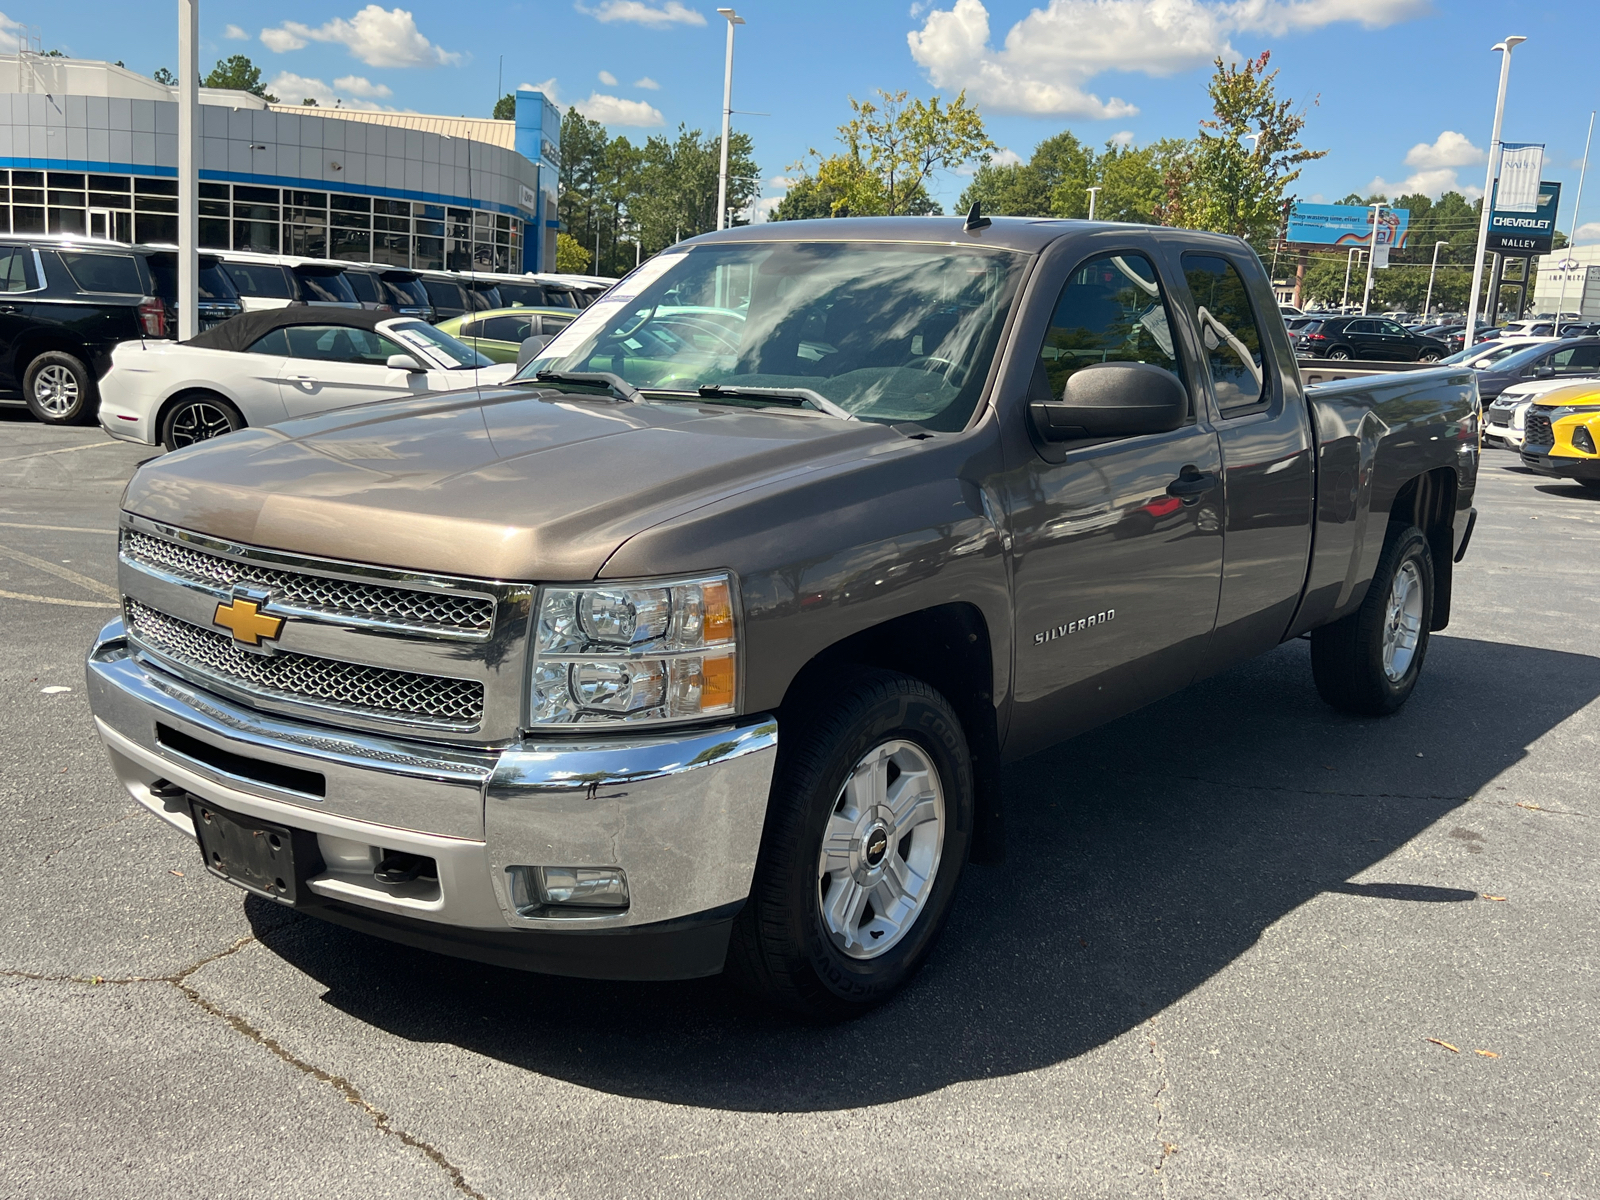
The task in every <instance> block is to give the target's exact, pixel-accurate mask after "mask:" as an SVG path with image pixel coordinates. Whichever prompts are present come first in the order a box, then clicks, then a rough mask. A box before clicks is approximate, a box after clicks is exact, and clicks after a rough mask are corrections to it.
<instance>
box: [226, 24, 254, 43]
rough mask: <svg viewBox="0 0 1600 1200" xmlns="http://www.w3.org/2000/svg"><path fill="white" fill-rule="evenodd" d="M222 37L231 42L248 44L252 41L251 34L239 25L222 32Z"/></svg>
mask: <svg viewBox="0 0 1600 1200" xmlns="http://www.w3.org/2000/svg"><path fill="white" fill-rule="evenodd" d="M222 36H223V37H225V38H227V39H228V40H229V41H230V42H248V41H249V40H250V34H249V33H248V32H247V31H245V30H243V29H240V28H239V27H238V26H237V25H229V26H228V27H227V28H226V29H224V30H223V31H222Z"/></svg>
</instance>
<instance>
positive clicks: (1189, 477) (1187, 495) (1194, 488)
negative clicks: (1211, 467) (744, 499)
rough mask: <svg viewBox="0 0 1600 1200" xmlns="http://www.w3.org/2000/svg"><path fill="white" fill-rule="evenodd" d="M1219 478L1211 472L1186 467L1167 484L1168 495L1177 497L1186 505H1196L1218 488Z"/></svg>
mask: <svg viewBox="0 0 1600 1200" xmlns="http://www.w3.org/2000/svg"><path fill="white" fill-rule="evenodd" d="M1217 482H1218V480H1217V477H1216V476H1215V475H1212V474H1210V473H1209V472H1202V471H1200V470H1198V469H1196V468H1195V467H1185V468H1184V469H1183V470H1182V471H1180V472H1178V477H1177V478H1176V479H1174V480H1173V481H1172V482H1171V483H1169V484H1167V495H1169V496H1176V497H1177V498H1178V499H1180V500H1182V501H1183V502H1184V503H1185V504H1194V503H1195V502H1196V501H1198V500H1199V499H1200V497H1201V496H1204V495H1205V494H1206V493H1207V492H1209V491H1210V490H1211V489H1212V488H1214V487H1216V486H1217Z"/></svg>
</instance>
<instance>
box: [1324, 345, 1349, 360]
mask: <svg viewBox="0 0 1600 1200" xmlns="http://www.w3.org/2000/svg"><path fill="white" fill-rule="evenodd" d="M1328 357H1329V358H1334V359H1338V360H1339V361H1340V362H1348V361H1349V360H1350V351H1348V350H1346V349H1345V348H1344V347H1343V346H1335V347H1334V348H1333V349H1332V350H1329V351H1328Z"/></svg>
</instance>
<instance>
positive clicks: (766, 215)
mask: <svg viewBox="0 0 1600 1200" xmlns="http://www.w3.org/2000/svg"><path fill="white" fill-rule="evenodd" d="M782 203H783V197H782V196H760V197H757V198H756V199H755V200H754V201H752V202H751V204H750V207H749V208H747V209H745V210H744V212H742V213H741V214H739V215H740V216H742V217H744V219H745V220H747V221H749V222H750V224H752V225H764V224H765V223H766V222H768V221H770V220H772V210H773V209H775V208H777V207H778V205H780V204H782Z"/></svg>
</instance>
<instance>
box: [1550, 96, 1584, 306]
mask: <svg viewBox="0 0 1600 1200" xmlns="http://www.w3.org/2000/svg"><path fill="white" fill-rule="evenodd" d="M1593 140H1594V110H1593V109H1590V110H1589V133H1588V136H1587V137H1585V138H1584V139H1583V166H1581V167H1580V168H1578V199H1577V202H1576V203H1575V204H1573V206H1572V236H1573V237H1574V238H1576V237H1577V236H1578V212H1579V210H1580V209H1582V207H1583V180H1584V176H1586V175H1588V173H1589V143H1590V142H1591V141H1593ZM1571 244H1572V243H1571V241H1570V240H1569V241H1568V243H1567V245H1568V246H1570V245H1571ZM1568 263H1572V264H1573V265H1574V266H1575V265H1576V263H1577V260H1576V259H1574V258H1573V257H1572V253H1571V251H1570V250H1569V251H1568V252H1567V257H1566V260H1565V261H1564V262H1562V264H1561V299H1559V300H1557V301H1556V319H1555V324H1554V325H1553V326H1551V329H1550V332H1551V333H1553V334H1555V335H1556V336H1557V337H1560V336H1561V310H1562V308H1563V307H1565V305H1566V303H1567V274H1568V272H1569V271H1571V270H1572V267H1571V266H1568V265H1567V264H1568ZM1578 309H1579V311H1582V309H1583V301H1582V300H1581V299H1580V300H1579V301H1578Z"/></svg>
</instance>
